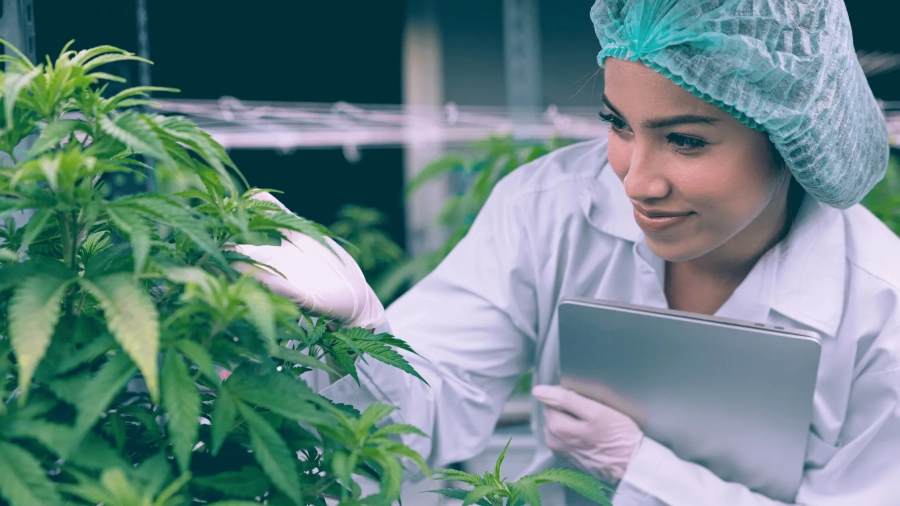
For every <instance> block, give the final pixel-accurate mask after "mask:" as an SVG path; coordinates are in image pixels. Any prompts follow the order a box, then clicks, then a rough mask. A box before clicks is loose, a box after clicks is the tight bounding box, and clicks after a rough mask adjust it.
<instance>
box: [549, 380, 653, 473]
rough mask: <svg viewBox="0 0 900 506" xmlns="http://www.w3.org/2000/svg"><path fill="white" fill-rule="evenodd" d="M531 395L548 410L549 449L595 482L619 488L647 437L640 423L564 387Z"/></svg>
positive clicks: (553, 387)
mask: <svg viewBox="0 0 900 506" xmlns="http://www.w3.org/2000/svg"><path fill="white" fill-rule="evenodd" d="M531 394H532V395H533V396H534V397H535V398H536V399H537V400H539V401H541V402H542V403H544V406H545V407H544V418H545V420H546V426H545V429H544V437H545V438H546V442H547V447H548V448H550V449H551V450H553V451H555V452H559V453H562V454H563V455H565V456H566V457H567V458H568V459H569V460H571V461H572V463H573V464H575V465H576V466H578V467H579V468H581V470H583V471H584V472H586V473H588V474H590V475H592V476H594V477H595V478H598V479H600V480H603V481H605V482H607V483H608V484H609V485H612V486H615V485H617V484H618V483H619V481H620V480H621V479H622V476H624V475H625V469H626V468H627V467H628V463H629V462H630V461H631V458H632V457H633V456H634V454H635V452H636V451H637V449H638V447H639V445H640V442H641V440H642V439H643V437H644V433H643V432H642V431H641V429H640V427H638V425H637V423H635V422H634V420H632V419H631V418H629V417H628V416H626V415H623V414H622V413H620V412H619V411H616V410H615V409H613V408H610V407H608V406H606V405H605V404H601V403H599V402H596V401H594V400H591V399H588V398H587V397H583V396H581V395H579V394H577V393H575V392H572V391H571V390H567V389H565V388H563V387H560V386H550V385H538V386H535V387H534V388H533V389H532V390H531Z"/></svg>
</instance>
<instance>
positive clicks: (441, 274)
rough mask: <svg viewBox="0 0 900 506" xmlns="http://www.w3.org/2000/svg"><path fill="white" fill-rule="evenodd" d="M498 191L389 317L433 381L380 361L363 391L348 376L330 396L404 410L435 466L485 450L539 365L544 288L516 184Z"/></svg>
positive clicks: (367, 373)
mask: <svg viewBox="0 0 900 506" xmlns="http://www.w3.org/2000/svg"><path fill="white" fill-rule="evenodd" d="M514 176H515V173H513V175H512V177H507V178H506V179H504V180H502V181H501V182H500V183H499V184H498V185H497V186H496V187H495V189H494V191H493V192H492V193H491V196H490V197H489V199H488V200H487V202H486V203H485V205H484V206H483V208H482V210H481V212H480V213H479V215H478V216H477V218H476V219H475V221H474V223H473V224H472V227H471V229H470V231H469V232H468V234H467V235H466V236H465V237H464V238H463V239H462V241H461V242H460V243H459V244H458V245H457V246H456V247H455V248H454V249H453V251H452V252H451V253H450V254H449V255H448V256H447V258H446V259H445V260H444V261H443V262H442V263H441V264H440V265H439V266H438V267H437V268H436V269H435V270H434V271H432V273H431V274H429V275H428V276H427V277H426V278H424V279H423V280H422V281H421V282H419V283H418V284H416V285H415V286H414V287H413V288H412V289H411V290H410V291H408V292H407V293H406V294H404V295H403V296H402V297H401V298H400V299H398V300H397V301H396V302H395V303H393V304H392V305H391V306H390V307H389V308H388V310H387V316H388V322H389V324H390V326H391V329H392V330H393V334H394V335H395V336H396V337H398V338H400V339H402V340H404V341H406V342H407V343H409V344H410V345H411V346H412V348H413V349H414V350H415V351H416V352H417V353H418V355H414V354H409V353H404V356H405V357H406V358H407V359H408V360H409V362H410V363H411V365H412V366H413V367H414V368H415V369H416V371H417V372H418V373H419V374H421V375H422V377H423V378H425V380H426V381H427V382H428V385H426V384H424V383H422V382H421V381H420V380H418V379H416V378H414V377H412V376H410V375H408V374H405V373H403V372H401V371H399V370H397V369H395V368H392V367H388V366H385V365H383V364H381V363H379V362H376V361H374V360H371V359H370V360H368V364H361V365H360V369H359V372H360V383H361V385H362V387H363V389H362V390H360V389H358V388H355V385H354V384H353V383H351V380H349V379H348V378H344V379H343V380H341V381H340V382H337V383H335V385H332V386H331V387H329V388H327V389H326V390H325V391H323V392H322V394H323V395H325V396H326V397H329V398H332V400H335V401H340V402H344V403H348V404H351V405H354V406H355V407H357V408H364V407H365V405H366V404H368V403H370V402H372V401H379V402H384V403H387V404H391V405H394V406H397V408H398V410H397V411H396V412H395V413H394V415H393V419H392V421H394V422H396V423H406V424H412V425H415V426H416V427H418V428H419V429H421V430H422V431H423V432H424V433H425V434H428V435H429V436H430V439H427V438H422V437H419V436H404V438H403V441H404V443H406V444H408V445H410V446H411V447H413V449H415V450H417V451H418V452H419V453H421V454H422V455H423V457H425V458H426V461H427V462H428V463H429V465H430V466H433V467H446V466H447V465H448V464H451V463H454V462H461V461H465V460H467V459H469V458H471V457H473V456H476V455H478V454H479V453H481V452H482V451H483V450H484V448H485V446H486V444H487V441H488V439H489V438H490V436H491V434H492V432H493V429H494V426H495V424H496V422H497V419H498V418H499V416H500V414H501V411H502V408H503V405H504V403H505V401H506V400H507V398H508V397H509V395H510V393H511V392H512V390H513V388H514V386H515V384H516V381H517V379H518V377H519V376H520V375H521V374H522V373H524V372H525V371H527V370H528V368H529V367H531V365H532V362H533V353H534V351H533V349H534V348H533V346H534V345H533V343H534V339H535V334H536V330H535V327H536V323H535V319H536V316H535V315H536V308H535V300H536V298H535V286H534V283H533V278H534V276H533V267H532V262H531V260H530V259H531V255H532V254H533V252H532V251H531V246H530V245H529V244H528V237H527V232H526V230H525V227H524V224H523V223H522V222H521V221H520V220H519V219H518V218H517V214H516V206H515V204H516V202H515V198H514V195H513V194H512V192H513V191H514V190H515V186H514V185H515V182H514V180H513V177H514Z"/></svg>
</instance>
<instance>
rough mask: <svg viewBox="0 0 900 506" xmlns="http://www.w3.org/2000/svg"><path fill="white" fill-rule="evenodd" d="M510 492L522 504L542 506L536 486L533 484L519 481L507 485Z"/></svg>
mask: <svg viewBox="0 0 900 506" xmlns="http://www.w3.org/2000/svg"><path fill="white" fill-rule="evenodd" d="M509 488H510V490H512V492H513V493H514V494H516V496H518V497H519V498H520V499H521V500H522V501H523V503H524V504H528V505H530V506H542V504H541V493H540V491H539V490H538V487H537V484H536V483H533V482H527V481H520V482H516V483H510V484H509Z"/></svg>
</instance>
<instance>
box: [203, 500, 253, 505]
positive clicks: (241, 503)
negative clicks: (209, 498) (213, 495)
mask: <svg viewBox="0 0 900 506" xmlns="http://www.w3.org/2000/svg"><path fill="white" fill-rule="evenodd" d="M260 504H262V503H258V502H255V501H218V502H214V503H210V504H208V505H207V506H259V505H260Z"/></svg>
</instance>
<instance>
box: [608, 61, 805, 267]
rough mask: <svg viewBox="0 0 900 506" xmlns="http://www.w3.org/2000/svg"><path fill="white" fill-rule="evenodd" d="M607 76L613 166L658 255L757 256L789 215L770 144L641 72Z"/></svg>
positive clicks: (615, 65) (629, 69) (630, 68)
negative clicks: (787, 214) (786, 215)
mask: <svg viewBox="0 0 900 506" xmlns="http://www.w3.org/2000/svg"><path fill="white" fill-rule="evenodd" d="M605 67H606V68H605V83H606V84H605V97H604V110H603V111H602V112H601V115H603V116H604V119H606V120H608V121H609V122H610V130H611V131H610V135H609V161H610V164H611V165H612V168H613V170H614V171H615V172H616V174H617V175H618V176H619V179H620V180H622V182H623V184H624V186H625V192H626V193H627V195H628V197H629V198H630V199H631V202H632V203H633V204H634V218H635V221H637V224H638V225H639V226H640V227H641V229H642V230H643V231H644V234H645V236H646V241H647V244H648V245H649V246H650V248H651V249H652V250H653V252H654V253H656V254H657V255H658V256H660V257H661V258H663V259H665V260H668V261H672V262H680V261H691V260H698V259H700V260H702V259H707V260H713V261H721V262H725V263H729V262H741V261H743V260H744V258H743V257H747V256H750V257H752V256H755V255H758V254H759V253H760V252H761V251H762V250H763V249H764V248H766V247H767V246H768V245H769V244H770V243H771V242H772V240H773V238H774V237H776V236H777V235H779V234H780V233H781V230H782V227H783V224H784V219H785V214H786V187H787V185H786V184H779V180H780V179H781V178H779V177H777V176H778V174H779V171H778V169H777V167H776V163H775V158H774V156H773V150H772V148H771V146H770V144H769V141H768V138H767V136H766V135H765V134H762V133H759V132H755V131H753V130H751V129H750V128H747V127H746V126H744V125H742V124H741V123H740V122H738V121H737V120H736V119H734V118H732V117H731V116H730V115H729V114H727V113H725V112H724V111H722V110H721V109H719V108H717V107H715V106H713V105H710V104H708V103H706V102H704V101H703V100H700V99H699V98H697V97H695V96H693V95H691V94H690V93H688V92H687V91H685V90H683V89H682V88H681V87H679V86H678V85H676V84H674V83H673V82H671V81H670V80H669V79H667V78H665V77H663V76H662V75H660V74H658V73H657V72H654V71H653V70H651V69H650V68H649V67H646V66H644V65H643V64H641V63H632V62H625V61H623V60H617V59H612V58H610V59H608V60H607V61H606V66H605Z"/></svg>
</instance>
